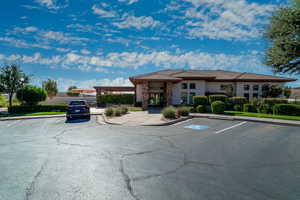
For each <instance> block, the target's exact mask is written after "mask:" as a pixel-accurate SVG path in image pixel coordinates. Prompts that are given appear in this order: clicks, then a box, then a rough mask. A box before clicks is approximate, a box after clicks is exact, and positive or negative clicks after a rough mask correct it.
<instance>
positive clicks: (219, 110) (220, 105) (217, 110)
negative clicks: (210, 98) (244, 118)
mask: <svg viewBox="0 0 300 200" xmlns="http://www.w3.org/2000/svg"><path fill="white" fill-rule="evenodd" d="M211 110H212V112H213V113H214V114H223V113H224V110H225V103H224V102H222V101H214V102H213V103H212V104H211Z"/></svg>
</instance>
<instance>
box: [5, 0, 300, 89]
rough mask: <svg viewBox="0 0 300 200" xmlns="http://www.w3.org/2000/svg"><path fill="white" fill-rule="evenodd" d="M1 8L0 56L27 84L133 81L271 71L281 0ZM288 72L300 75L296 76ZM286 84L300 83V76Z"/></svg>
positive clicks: (144, 0)
mask: <svg viewBox="0 0 300 200" xmlns="http://www.w3.org/2000/svg"><path fill="white" fill-rule="evenodd" d="M1 4H2V5H1V7H0V63H1V65H2V64H4V63H7V62H8V63H9V62H17V63H19V64H20V66H21V68H22V69H23V70H24V72H25V73H26V74H29V75H30V77H31V83H32V84H35V85H38V86H41V82H42V81H43V80H46V79H48V78H51V79H54V80H56V81H57V82H58V86H59V89H60V90H61V91H64V90H66V89H67V88H68V87H69V86H70V85H76V86H77V87H79V88H91V87H93V86H101V85H102V86H109V85H118V86H125V85H131V83H130V81H129V80H128V77H130V76H134V75H138V74H143V73H148V72H153V71H157V70H164V69H212V70H215V69H220V70H230V71H239V72H253V73H263V74H272V69H271V68H270V67H267V66H265V65H264V64H263V54H264V51H265V49H266V48H267V42H266V41H265V40H264V38H263V33H264V27H266V26H267V25H268V23H269V18H270V16H271V15H272V13H273V12H274V10H276V9H277V8H278V7H280V6H285V5H287V4H288V1H287V0H88V1H87V0H9V1H3V2H1ZM281 75H283V76H287V77H293V78H299V79H300V76H295V75H293V76H290V75H288V74H281ZM291 86H295V87H300V81H297V82H294V83H292V84H291Z"/></svg>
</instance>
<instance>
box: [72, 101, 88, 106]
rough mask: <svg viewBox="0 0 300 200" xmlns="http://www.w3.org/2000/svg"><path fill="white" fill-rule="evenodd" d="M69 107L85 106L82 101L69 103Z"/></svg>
mask: <svg viewBox="0 0 300 200" xmlns="http://www.w3.org/2000/svg"><path fill="white" fill-rule="evenodd" d="M70 105H71V106H82V105H85V102H84V101H71V103H70Z"/></svg>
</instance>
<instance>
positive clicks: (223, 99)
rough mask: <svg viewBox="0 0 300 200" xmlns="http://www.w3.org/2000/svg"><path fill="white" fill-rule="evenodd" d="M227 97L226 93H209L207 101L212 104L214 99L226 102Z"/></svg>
mask: <svg viewBox="0 0 300 200" xmlns="http://www.w3.org/2000/svg"><path fill="white" fill-rule="evenodd" d="M227 99H228V97H227V96H226V95H222V94H218V95H210V96H209V103H210V104H212V103H213V102H215V101H222V102H224V103H225V102H226V101H227Z"/></svg>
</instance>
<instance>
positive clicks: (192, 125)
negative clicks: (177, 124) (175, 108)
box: [184, 124, 209, 131]
mask: <svg viewBox="0 0 300 200" xmlns="http://www.w3.org/2000/svg"><path fill="white" fill-rule="evenodd" d="M184 128H189V129H194V130H198V131H200V130H204V129H207V128H209V126H204V125H197V124H191V125H188V126H185V127H184Z"/></svg>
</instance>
